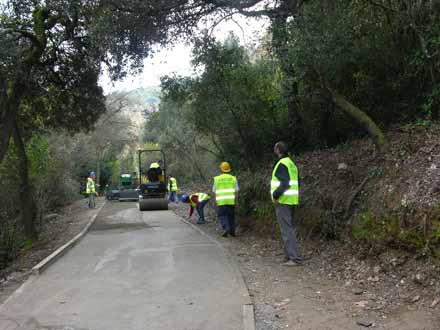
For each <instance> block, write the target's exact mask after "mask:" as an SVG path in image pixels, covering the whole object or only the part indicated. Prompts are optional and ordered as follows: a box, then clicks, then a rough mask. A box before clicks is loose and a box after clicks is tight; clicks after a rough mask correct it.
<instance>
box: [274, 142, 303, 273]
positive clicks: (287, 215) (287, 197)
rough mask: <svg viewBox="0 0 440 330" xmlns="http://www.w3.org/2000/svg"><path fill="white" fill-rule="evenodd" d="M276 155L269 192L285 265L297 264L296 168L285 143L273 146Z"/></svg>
mask: <svg viewBox="0 0 440 330" xmlns="http://www.w3.org/2000/svg"><path fill="white" fill-rule="evenodd" d="M274 153H275V155H276V156H277V157H278V160H277V162H276V163H275V165H274V167H273V170H272V180H271V183H270V193H271V197H272V201H273V202H274V205H275V212H276V215H277V220H278V224H279V226H280V230H281V236H282V238H283V242H284V253H285V256H286V260H287V261H286V262H285V263H284V264H283V265H285V266H298V265H301V264H302V262H303V258H302V257H301V255H300V253H299V246H298V240H297V237H296V227H295V223H294V222H293V216H292V212H293V208H294V207H295V206H296V205H298V201H299V199H298V197H299V184H298V169H297V167H296V165H295V163H294V162H293V161H292V159H291V158H290V157H289V155H288V153H287V145H286V144H285V143H284V142H278V143H276V144H275V146H274Z"/></svg>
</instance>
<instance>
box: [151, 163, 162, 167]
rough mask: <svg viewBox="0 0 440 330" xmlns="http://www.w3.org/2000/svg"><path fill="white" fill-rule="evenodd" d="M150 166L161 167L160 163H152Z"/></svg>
mask: <svg viewBox="0 0 440 330" xmlns="http://www.w3.org/2000/svg"><path fill="white" fill-rule="evenodd" d="M150 168H160V165H159V163H151V164H150Z"/></svg>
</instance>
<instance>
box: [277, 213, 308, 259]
mask: <svg viewBox="0 0 440 330" xmlns="http://www.w3.org/2000/svg"><path fill="white" fill-rule="evenodd" d="M292 211H293V210H292V206H291V205H286V204H277V205H275V212H276V214H277V220H278V224H279V226H280V230H281V237H282V238H283V242H284V253H285V255H286V257H287V258H289V259H290V260H293V261H296V262H301V261H302V260H303V258H302V257H301V255H300V254H299V246H298V240H297V238H296V227H295V223H294V222H293V216H292Z"/></svg>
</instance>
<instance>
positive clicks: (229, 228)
mask: <svg viewBox="0 0 440 330" xmlns="http://www.w3.org/2000/svg"><path fill="white" fill-rule="evenodd" d="M217 216H218V219H219V220H220V224H221V225H222V228H223V230H224V231H225V232H226V233H228V234H232V235H234V234H235V206H234V205H222V206H219V207H218V208H217Z"/></svg>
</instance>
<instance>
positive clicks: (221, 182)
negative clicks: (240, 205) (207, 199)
mask: <svg viewBox="0 0 440 330" xmlns="http://www.w3.org/2000/svg"><path fill="white" fill-rule="evenodd" d="M236 186H237V178H236V177H235V176H233V175H231V174H226V173H224V174H221V175H218V176H216V177H214V187H215V201H216V203H217V205H218V206H223V205H235V193H236V191H235V188H236Z"/></svg>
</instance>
